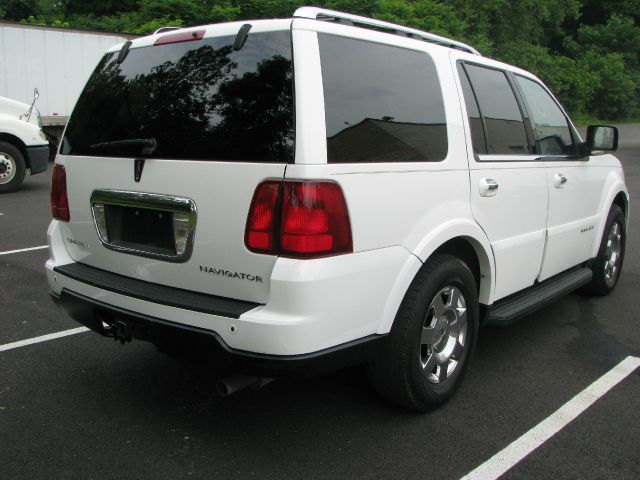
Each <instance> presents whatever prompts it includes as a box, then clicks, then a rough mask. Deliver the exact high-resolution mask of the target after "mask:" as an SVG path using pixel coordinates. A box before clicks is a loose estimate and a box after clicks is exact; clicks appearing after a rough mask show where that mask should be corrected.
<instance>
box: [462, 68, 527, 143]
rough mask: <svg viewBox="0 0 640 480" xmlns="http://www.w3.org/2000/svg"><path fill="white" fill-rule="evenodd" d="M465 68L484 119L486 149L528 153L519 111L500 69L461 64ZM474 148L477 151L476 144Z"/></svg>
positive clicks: (509, 86) (505, 77) (525, 135)
mask: <svg viewBox="0 0 640 480" xmlns="http://www.w3.org/2000/svg"><path fill="white" fill-rule="evenodd" d="M465 69H466V71H467V73H468V74H469V80H470V82H471V86H472V87H473V91H474V92H475V96H476V98H477V99H478V107H479V108H480V114H481V115H482V117H483V119H484V126H485V128H486V137H487V153H488V154H500V155H514V154H515V155H517V154H528V153H530V152H529V142H528V140H527V134H526V131H525V128H524V122H523V120H522V114H521V113H520V108H519V107H518V102H517V101H516V97H515V95H514V93H513V90H512V89H511V85H509V81H508V80H507V76H506V75H505V74H504V72H501V71H499V70H493V69H490V68H484V67H479V66H477V65H468V64H467V65H465ZM467 108H468V107H467ZM474 138H475V137H474ZM474 147H476V148H478V147H479V146H476V145H474ZM478 150H479V151H480V148H478Z"/></svg>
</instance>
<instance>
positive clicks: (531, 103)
mask: <svg viewBox="0 0 640 480" xmlns="http://www.w3.org/2000/svg"><path fill="white" fill-rule="evenodd" d="M516 79H517V82H518V86H519V87H520V90H522V94H523V95H524V98H525V100H526V102H527V107H528V108H529V113H530V116H531V122H532V123H533V136H534V137H535V140H536V151H537V153H541V154H543V155H567V154H573V153H575V148H574V146H573V139H572V137H571V130H570V129H569V122H568V121H567V118H566V117H565V116H564V113H562V110H561V109H560V107H558V105H557V104H556V102H555V101H554V100H553V98H551V95H549V93H548V92H547V91H546V90H545V89H544V88H542V86H541V85H539V84H537V83H536V82H534V81H532V80H529V79H527V78H524V77H521V76H519V75H516Z"/></svg>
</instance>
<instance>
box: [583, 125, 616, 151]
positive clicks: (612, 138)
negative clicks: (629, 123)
mask: <svg viewBox="0 0 640 480" xmlns="http://www.w3.org/2000/svg"><path fill="white" fill-rule="evenodd" d="M587 145H588V146H589V150H590V151H591V152H592V153H593V152H603V153H604V152H615V151H616V150H617V149H618V129H617V128H616V127H611V126H608V125H589V126H588V127H587Z"/></svg>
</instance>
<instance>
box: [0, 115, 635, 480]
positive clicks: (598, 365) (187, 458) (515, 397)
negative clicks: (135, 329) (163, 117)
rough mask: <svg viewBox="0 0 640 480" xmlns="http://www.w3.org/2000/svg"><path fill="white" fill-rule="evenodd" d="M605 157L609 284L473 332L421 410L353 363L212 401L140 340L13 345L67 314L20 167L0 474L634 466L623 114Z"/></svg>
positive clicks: (1, 213)
mask: <svg viewBox="0 0 640 480" xmlns="http://www.w3.org/2000/svg"><path fill="white" fill-rule="evenodd" d="M618 156H619V158H621V160H622V161H623V163H624V166H625V172H626V178H627V185H628V187H629V190H630V193H631V202H632V203H631V219H630V225H629V228H628V241H627V250H626V258H625V264H624V269H623V272H622V276H621V278H620V281H619V284H618V287H617V289H616V290H615V291H614V292H613V293H612V294H611V295H610V296H608V297H604V298H591V297H584V296H580V295H579V294H572V295H570V296H568V297H566V298H564V299H562V300H560V301H558V302H556V303H555V304H553V305H552V306H550V307H547V308H545V309H543V310H541V311H538V312H537V313H535V314H533V315H532V316H530V317H528V318H526V319H524V320H522V321H521V322H519V323H517V324H515V325H513V326H511V327H509V328H489V327H487V328H484V329H482V330H481V331H480V336H479V343H478V348H477V352H476V356H475V359H474V363H473V364H472V365H471V368H470V369H469V371H468V375H467V377H466V379H465V381H464V383H463V384H462V386H461V388H460V390H459V391H458V393H457V395H455V396H454V398H453V399H452V401H450V402H449V403H448V404H446V405H445V406H443V407H442V408H440V409H438V410H436V411H434V412H432V413H429V414H425V415H417V414H413V413H408V412H405V411H402V410H399V409H397V408H394V407H391V406H388V405H387V404H385V403H383V402H382V401H381V400H379V399H378V397H376V395H375V394H374V392H373V390H372V388H371V387H370V386H369V385H368V383H367V380H366V377H365V375H364V373H363V371H362V370H361V369H358V368H354V369H349V370H344V371H340V372H336V373H332V374H329V375H324V376H319V377H313V378H308V379H304V380H286V381H285V380H282V381H276V382H273V383H271V384H270V385H268V386H267V387H265V388H264V389H262V390H259V391H253V390H245V391H242V392H240V393H238V394H236V395H232V396H230V397H228V398H221V397H219V396H217V394H216V393H215V376H214V372H212V371H211V370H210V368H209V367H205V366H199V365H196V364H193V363H189V362H178V361H175V360H172V359H170V358H168V357H165V356H163V355H161V354H159V353H158V352H157V351H156V349H155V347H154V346H153V345H151V344H146V343H142V342H133V343H130V344H127V345H124V346H123V345H121V344H119V343H116V342H114V341H113V340H110V339H105V338H103V337H100V336H98V335H96V334H93V333H91V332H82V333H74V334H71V335H66V336H62V337H59V338H54V339H49V340H47V341H42V342H38V343H32V344H29V342H25V341H26V340H29V339H33V338H36V337H40V336H42V335H46V334H51V333H56V332H64V331H67V330H70V329H75V328H77V327H78V326H79V325H78V324H77V323H75V322H73V321H72V320H70V319H68V318H67V317H66V315H65V314H64V312H63V311H62V310H61V309H58V308H57V307H56V306H55V305H54V304H53V302H52V301H51V299H50V297H49V294H48V287H47V283H46V279H45V273H44V263H45V261H46V258H47V255H48V252H47V249H46V248H37V249H34V250H26V251H23V250H24V249H29V248H32V247H42V246H44V245H45V244H46V228H47V225H48V223H49V219H50V207H49V184H50V175H49V174H40V175H37V176H34V177H31V178H27V179H26V181H25V183H24V185H23V188H22V189H21V190H20V191H19V192H17V193H13V194H7V195H3V196H0V326H1V327H2V328H1V329H0V478H3V479H4V478H6V479H18V478H19V479H23V478H24V479H37V478H42V479H54V478H56V479H57V478H74V479H79V478H81V479H85V478H86V479H89V478H96V479H104V478H153V479H165V478H166V479H177V478H214V477H215V478H261V479H264V478H273V479H282V478H314V479H315V478H332V479H334V478H412V479H413V478H415V479H429V478H438V479H443V480H444V479H458V478H461V477H463V476H464V475H466V474H469V473H470V472H472V471H474V470H475V469H476V468H478V467H479V466H482V465H484V466H485V467H484V468H485V469H484V470H477V471H476V472H477V473H478V475H479V477H483V478H495V477H496V476H497V475H498V474H499V473H501V472H502V471H506V473H505V475H504V477H502V478H508V479H511V478H513V479H516V478H518V479H519V478H525V479H540V478H576V479H602V478H612V479H627V478H628V479H637V478H640V420H639V418H638V411H640V368H637V369H635V370H634V365H636V363H634V362H637V358H639V357H640V328H639V326H640V325H639V318H640V316H639V314H638V312H639V311H640V221H639V220H640V218H639V217H640V214H639V213H638V211H639V208H638V205H640V198H639V197H640V125H624V126H622V127H621V147H620V150H619V152H618ZM3 346H4V347H5V348H4V349H3ZM628 357H631V358H628ZM625 359H627V360H626V362H627V363H625V364H624V366H625V367H626V370H624V369H622V370H621V369H620V368H619V369H617V370H615V369H614V367H616V366H617V365H619V364H620V363H621V362H623V361H625ZM629 372H631V373H629ZM603 378H604V380H603ZM598 381H602V382H605V383H606V382H609V384H608V385H609V386H610V387H611V388H610V389H607V388H601V387H602V385H603V383H596V385H595V387H592V388H591V389H590V386H592V385H593V384H594V382H598ZM585 389H586V392H585ZM581 392H584V393H582V394H581ZM576 395H579V396H578V397H577V400H576V399H575V398H574V397H576ZM580 395H581V396H580ZM585 402H586V403H585ZM563 406H565V407H564V409H563V410H560V411H559V412H558V410H559V409H561V408H562V407H563ZM582 408H584V411H583V412H582V413H580V412H581V409H582ZM574 417H575V419H574ZM545 422H546V423H545ZM532 429H534V430H533V433H531V432H532ZM555 431H558V433H557V434H555V435H553V433H554V432H555ZM528 432H529V433H528ZM523 435H524V437H523ZM507 447H508V448H507ZM529 452H531V453H529ZM496 454H499V455H498V456H497V457H494V455H496ZM492 458H493V459H492ZM521 458H522V460H520V459H521ZM485 462H488V463H485ZM487 472H489V473H487ZM490 472H494V474H493V475H492V474H491V473H490ZM496 472H497V473H496Z"/></svg>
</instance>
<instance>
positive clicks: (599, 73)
mask: <svg viewBox="0 0 640 480" xmlns="http://www.w3.org/2000/svg"><path fill="white" fill-rule="evenodd" d="M310 3H311V4H317V5H322V6H325V7H327V8H332V9H335V10H342V11H347V12H351V13H356V14H360V15H366V16H373V17H376V18H380V19H383V20H387V21H390V22H395V23H401V24H404V25H408V26H412V27H415V28H419V29H423V30H428V31H431V32H433V33H437V34H439V35H444V36H450V37H452V38H456V39H459V40H462V41H465V42H467V43H470V44H472V45H474V46H475V47H476V48H477V49H478V50H480V51H481V52H482V53H483V54H485V55H488V56H492V57H494V58H497V59H499V60H503V61H507V62H509V63H513V64H515V65H518V66H520V67H522V68H525V69H527V70H530V71H532V72H534V73H535V74H536V75H538V76H539V77H540V78H541V79H542V80H543V81H545V82H546V83H547V84H548V85H549V86H550V88H551V89H552V90H553V91H554V92H555V94H556V95H557V97H558V98H559V99H560V100H561V102H562V103H563V105H564V106H565V107H566V108H567V110H568V111H569V112H570V113H572V114H574V115H577V116H580V117H587V116H595V117H598V118H605V119H609V120H615V119H621V118H628V117H632V116H636V117H637V116H638V115H640V28H639V24H640V0H518V1H517V2H514V1H511V0H318V1H315V2H314V1H312V0H311V1H304V0H244V1H241V0H102V1H100V2H95V1H92V2H89V1H87V0H2V2H0V19H4V20H9V21H18V22H23V23H30V24H41V25H52V26H57V27H66V28H80V29H91V30H102V31H110V32H126V33H134V34H146V33H149V32H152V31H154V30H155V29H157V28H159V27H160V26H167V25H175V26H185V25H198V24H206V23H215V22H225V21H233V20H240V19H255V18H273V17H288V16H290V15H291V13H292V12H293V11H294V10H295V9H296V8H297V7H299V6H301V5H304V4H310Z"/></svg>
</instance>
